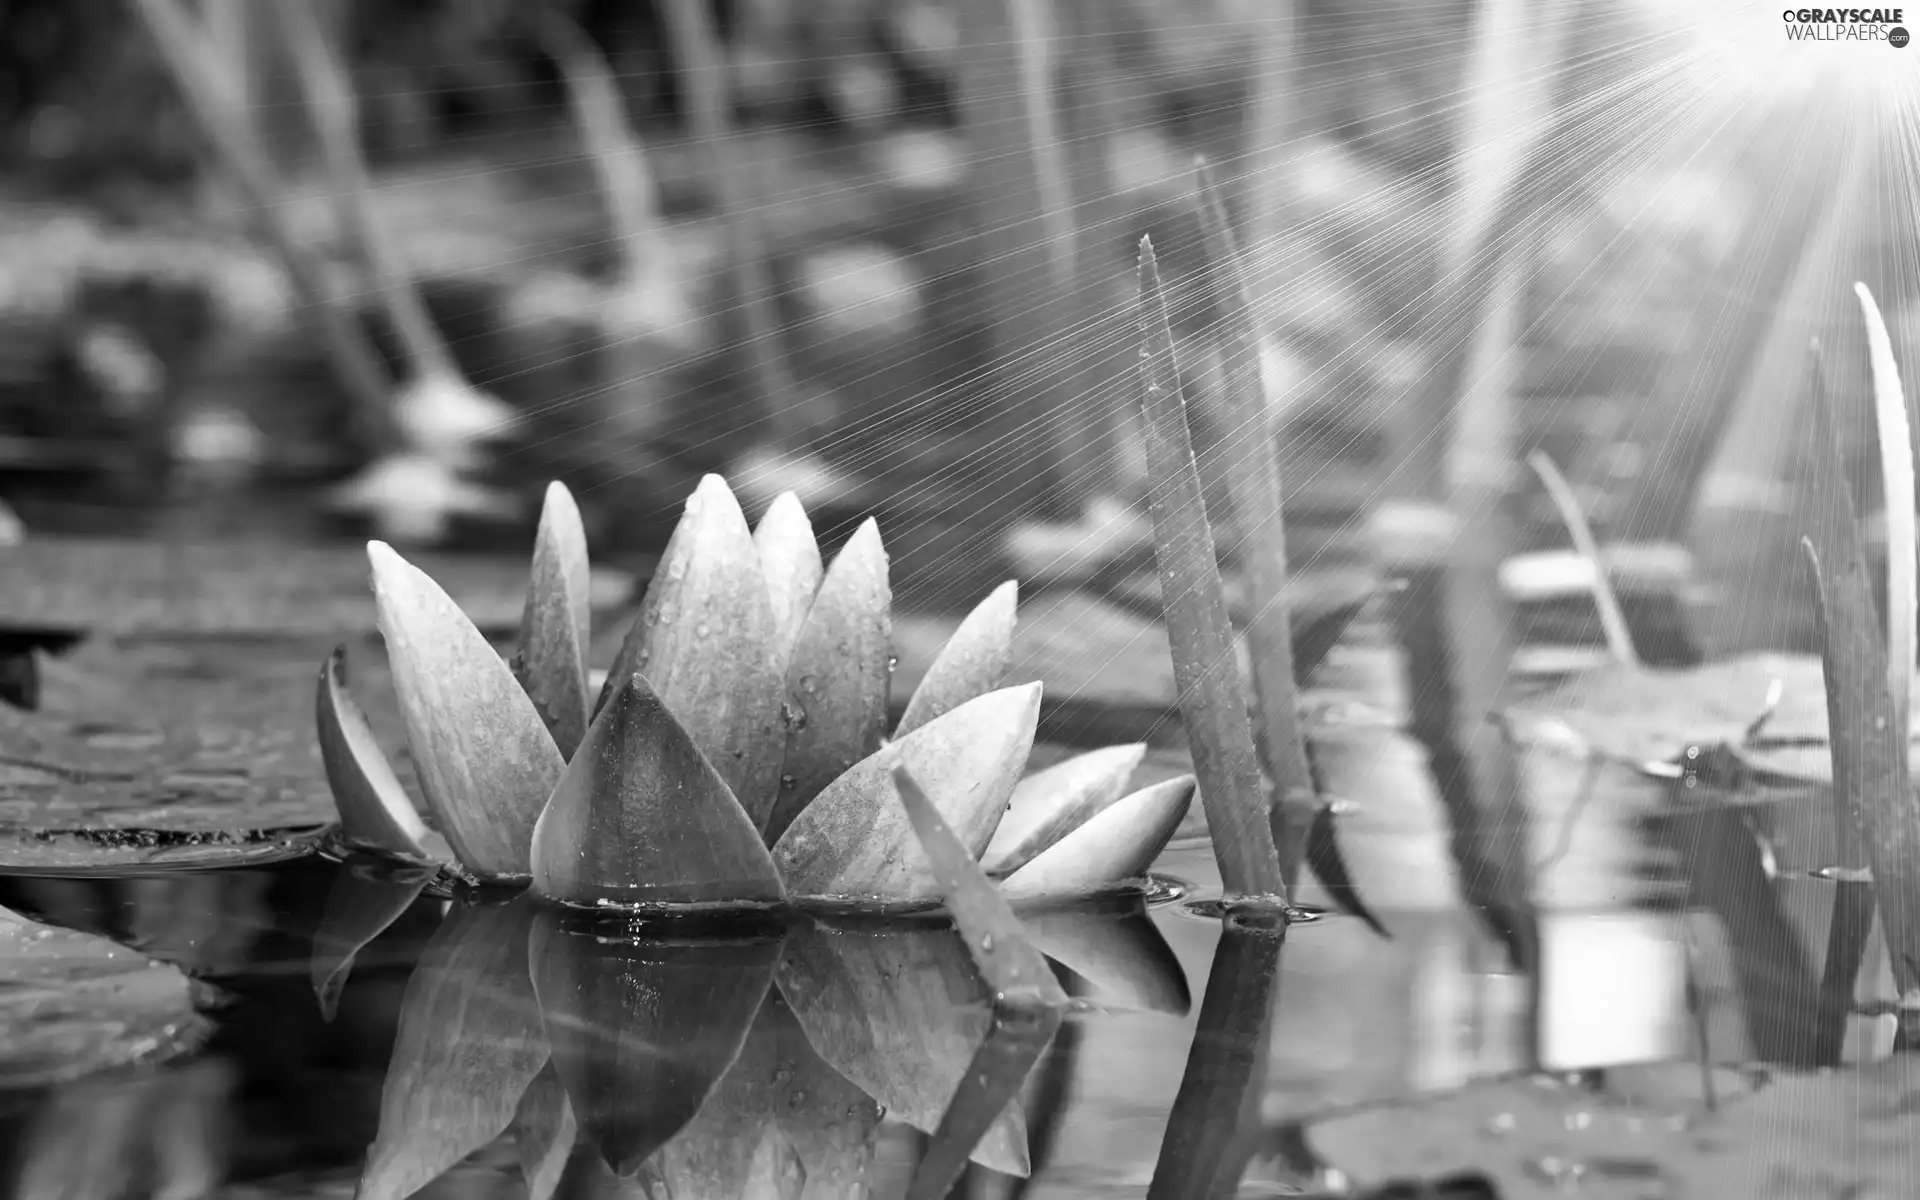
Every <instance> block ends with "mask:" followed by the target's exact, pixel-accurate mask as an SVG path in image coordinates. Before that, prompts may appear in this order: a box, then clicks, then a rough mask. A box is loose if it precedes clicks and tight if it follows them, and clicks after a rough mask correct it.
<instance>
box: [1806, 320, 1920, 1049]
mask: <svg viewBox="0 0 1920 1200" xmlns="http://www.w3.org/2000/svg"><path fill="white" fill-rule="evenodd" d="M1819 368H1820V358H1819V352H1818V348H1817V347H1816V348H1815V350H1814V352H1813V359H1812V369H1811V381H1812V388H1813V404H1812V407H1813V410H1814V414H1815V426H1816V429H1815V440H1816V441H1817V442H1818V443H1819V445H1818V446H1816V447H1815V449H1816V451H1817V453H1816V455H1815V456H1814V458H1815V470H1816V473H1817V475H1816V481H1815V482H1816V484H1817V485H1818V491H1817V493H1816V496H1815V499H1816V500H1817V501H1818V504H1817V506H1816V508H1815V512H1816V514H1818V515H1817V518H1816V520H1815V521H1814V522H1813V532H1812V538H1811V541H1812V545H1813V549H1814V551H1815V552H1816V555H1817V557H1818V559H1819V560H1820V561H1821V563H1822V565H1823V566H1824V571H1825V576H1826V578H1825V589H1824V592H1825V594H1824V596H1823V603H1822V604H1820V605H1819V606H1818V608H1817V612H1818V613H1819V614H1820V616H1821V618H1822V623H1823V625H1824V627H1825V629H1824V633H1825V636H1824V638H1823V645H1822V648H1821V656H1822V664H1823V667H1824V670H1825V678H1826V691H1827V738H1828V742H1829V744H1830V745H1831V746H1832V753H1833V796H1834V804H1835V808H1836V811H1835V814H1834V820H1835V822H1836V825H1835V833H1836V840H1837V843H1838V849H1839V851H1840V854H1841V855H1842V857H1843V858H1846V859H1849V860H1850V861H1847V862H1844V863H1843V864H1841V865H1843V866H1848V867H1857V866H1859V865H1861V864H1862V863H1864V864H1865V865H1867V866H1868V867H1870V868H1871V871H1872V878H1873V891H1874V897H1875V900H1876V903H1877V906H1878V908H1879V910H1880V915H1881V927H1882V929H1883V930H1884V932H1885V936H1886V940H1887V948H1888V951H1889V954H1890V957H1891V958H1892V960H1893V977H1894V984H1895V986H1896V987H1897V988H1898V989H1899V992H1900V996H1901V999H1902V1008H1903V1010H1905V1009H1909V1008H1911V1007H1913V1000H1914V999H1915V997H1916V989H1920V805H1916V803H1915V801H1914V796H1913V787H1912V780H1911V778H1910V775H1909V766H1908V762H1909V760H1908V745H1909V736H1910V735H1909V732H1908V729H1907V727H1906V726H1905V725H1903V724H1899V723H1896V722H1895V721H1894V719H1893V712H1892V709H1893V699H1892V697H1891V696H1890V695H1889V694H1888V689H1887V687H1886V683H1885V678H1886V677H1885V675H1884V674H1883V673H1882V671H1883V668H1884V663H1885V657H1884V656H1885V653H1886V647H1885V641H1884V635H1883V634H1882V632H1881V626H1880V625H1879V623H1878V621H1877V620H1876V617H1875V613H1874V604H1873V594H1872V590H1871V588H1872V584H1871V583H1870V581H1869V578H1868V574H1867V559H1866V547H1865V542H1864V539H1863V538H1862V536H1861V534H1860V528H1859V523H1858V521H1857V520H1856V519H1855V514H1854V510H1853V502H1852V498H1851V496H1850V495H1849V493H1848V490H1847V484H1846V478H1847V476H1846V473H1845V469H1844V466H1843V459H1842V456H1841V449H1840V442H1839V437H1838V433H1837V422H1836V421H1835V420H1834V412H1833V407H1832V404H1831V401H1830V400H1829V397H1828V395H1827V388H1826V382H1825V379H1824V377H1823V374H1822V372H1821V371H1820V369H1819ZM1803 553H1804V551H1803ZM1908 673H1909V674H1911V668H1908ZM1852 966H1853V969H1854V971H1856V972H1857V971H1858V963H1854V964H1852ZM1848 982H1849V986H1851V979H1849V981H1848ZM1911 1021H1912V1017H1911V1015H1910V1014H1909V1013H1907V1012H1905V1011H1903V1013H1902V1024H1903V1029H1902V1039H1903V1041H1907V1040H1909V1039H1910V1038H1911V1037H1912V1030H1911V1029H1909V1028H1907V1026H1908V1025H1910V1023H1911Z"/></svg>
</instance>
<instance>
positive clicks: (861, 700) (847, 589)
mask: <svg viewBox="0 0 1920 1200" xmlns="http://www.w3.org/2000/svg"><path fill="white" fill-rule="evenodd" d="M892 610H893V592H892V589H891V588H890V587H889V586H888V583H887V552H886V549H885V547H883V546H882V545H881V544H880V527H879V526H878V525H877V524H875V523H874V522H873V520H872V519H871V518H869V519H868V520H866V521H865V522H863V523H862V524H861V526H860V528H859V529H858V530H856V531H855V532H854V535H853V537H852V538H851V539H849V540H848V542H847V544H846V545H845V546H844V547H843V548H842V549H841V551H840V553H839V554H838V555H837V556H836V557H835V558H834V560H833V567H832V569H831V570H829V571H828V572H827V577H826V581H825V582H824V583H822V584H821V585H820V592H819V595H818V596H817V597H816V598H815V599H814V602H813V608H812V610H811V611H810V612H808V614H807V619H806V622H805V623H804V624H803V625H802V626H801V627H800V635H799V638H798V640H797V641H796V643H795V644H794V648H793V657H792V659H791V660H790V661H789V663H788V665H787V694H786V709H785V711H784V713H783V720H784V723H785V725H786V730H787V746H786V757H785V758H784V759H783V760H782V761H781V765H780V794H779V798H778V799H776V800H775V801H774V805H773V816H772V817H771V818H770V819H769V820H768V823H767V840H768V841H778V840H779V837H780V835H781V834H782V833H785V832H786V829H787V826H788V825H790V824H792V823H793V818H794V817H795V816H797V815H798V814H799V812H800V810H801V809H803V808H805V807H806V806H807V805H808V803H810V802H811V801H812V800H813V798H814V797H815V796H818V795H819V794H820V789H822V788H824V787H826V786H827V785H828V784H829V783H832V782H833V781H834V780H835V779H837V778H838V777H839V776H840V775H841V774H842V773H844V772H845V771H846V769H847V768H848V767H851V766H852V765H853V764H854V763H857V762H859V761H860V760H861V759H863V758H865V757H866V756H867V755H869V754H872V753H873V752H874V751H875V750H878V749H879V748H880V743H881V742H882V741H883V740H884V739H885V737H886V729H887V699H888V697H887V683H888V679H889V677H890V676H891V674H892V668H891V666H890V665H889V664H891V663H892V661H893V616H892Z"/></svg>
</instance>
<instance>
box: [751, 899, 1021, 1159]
mask: <svg viewBox="0 0 1920 1200" xmlns="http://www.w3.org/2000/svg"><path fill="white" fill-rule="evenodd" d="M775 979H776V980H777V982H778V983H779V986H780V994H781V995H782V996H783V997H785V998H786V1001H787V1004H788V1006H789V1007H790V1008H791V1009H792V1010H793V1015H794V1018H795V1019H796V1020H797V1021H798V1022H799V1023H800V1028H801V1029H803V1030H805V1031H806V1035H807V1041H808V1042H810V1043H812V1045H813V1050H814V1053H815V1054H818V1055H819V1056H820V1057H821V1058H822V1059H824V1060H825V1061H826V1063H827V1065H828V1066H830V1067H832V1068H833V1069H834V1070H836V1071H838V1072H840V1074H841V1075H843V1076H845V1077H846V1078H847V1080H848V1081H849V1082H851V1083H852V1084H853V1085H854V1086H856V1087H858V1088H859V1089H860V1090H861V1091H863V1092H865V1093H866V1094H867V1095H869V1096H872V1097H873V1098H874V1099H875V1100H877V1101H879V1102H880V1105H881V1107H882V1108H884V1109H885V1110H886V1112H887V1115H888V1116H889V1117H892V1118H894V1119H896V1120H899V1121H904V1122H906V1123H907V1124H908V1125H911V1126H913V1127H914V1128H915V1129H918V1130H920V1131H921V1132H922V1133H932V1132H934V1131H935V1130H936V1129H938V1128H939V1126H940V1119H941V1116H942V1114H943V1113H944V1112H945V1111H946V1108H947V1104H948V1102H949V1101H950V1100H951V1099H952V1098H953V1096H954V1093H955V1092H957V1091H958V1090H959V1088H960V1082H961V1079H962V1077H963V1076H964V1075H965V1074H966V1072H967V1068H968V1066H969V1065H970V1064H971V1063H972V1061H973V1056H974V1053H975V1051H976V1050H977V1049H978V1048H979V1047H980V1045H981V1044H982V1043H983V1042H985V1041H986V1040H987V1037H988V1035H989V1034H990V1033H991V1032H992V1029H993V1004H992V1000H993V997H992V996H991V995H990V994H989V993H988V991H987V988H986V985H985V984H984V983H983V982H982V981H981V978H980V975H979V973H978V972H977V971H976V970H974V966H973V963H972V962H971V961H970V960H969V958H968V956H967V948H966V946H965V945H964V944H963V943H962V942H961V940H960V935H959V934H958V933H957V932H956V931H955V930H953V929H952V928H947V927H938V926H935V927H928V926H911V925H900V924H893V925H882V926H878V927H875V928H873V929H871V930H868V929H861V930H859V931H858V932H851V931H849V932H841V931H837V930H833V929H830V928H827V927H825V926H820V925H802V926H799V927H796V928H795V929H794V930H793V932H792V933H790V934H789V935H788V936H787V948H786V953H785V955H784V956H782V958H781V960H780V967H779V971H778V973H777V974H776V976H775ZM973 1161H975V1162H977V1163H980V1164H981V1165H983V1166H986V1167H990V1168H992V1169H993V1170H996V1171H1003V1172H1005V1173H1007V1174H1009V1175H1018V1176H1025V1175H1026V1174H1027V1172H1028V1170H1029V1160H1028V1153H1027V1128H1026V1114H1025V1113H1024V1112H1023V1111H1022V1110H1021V1107H1020V1102H1019V1101H1018V1100H1017V1099H1016V1100H1015V1101H1013V1102H1012V1103H1010V1104H1008V1105H1007V1107H1006V1108H1005V1109H1004V1110H1002V1112H1001V1113H1000V1118H999V1120H998V1121H996V1122H995V1123H994V1126H993V1128H992V1129H991V1130H989V1131H988V1133H987V1136H986V1137H985V1138H983V1139H982V1140H981V1141H980V1144H979V1145H978V1146H976V1147H974V1150H973Z"/></svg>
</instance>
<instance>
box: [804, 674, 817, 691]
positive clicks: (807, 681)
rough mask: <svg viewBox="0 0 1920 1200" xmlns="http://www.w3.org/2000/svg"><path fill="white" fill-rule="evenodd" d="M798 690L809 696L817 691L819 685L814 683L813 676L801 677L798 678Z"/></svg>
mask: <svg viewBox="0 0 1920 1200" xmlns="http://www.w3.org/2000/svg"><path fill="white" fill-rule="evenodd" d="M800 690H801V691H803V692H805V693H806V694H807V695H809V696H811V695H813V693H814V692H815V691H817V690H819V685H818V684H816V683H815V682H814V680H813V676H811V675H802V676H801V677H800Z"/></svg>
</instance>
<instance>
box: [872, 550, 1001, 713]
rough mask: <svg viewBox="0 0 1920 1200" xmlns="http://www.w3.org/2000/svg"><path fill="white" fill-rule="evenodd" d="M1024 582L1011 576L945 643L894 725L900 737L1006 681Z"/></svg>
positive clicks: (978, 605) (975, 608) (969, 614)
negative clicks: (1014, 623) (1014, 621)
mask: <svg viewBox="0 0 1920 1200" xmlns="http://www.w3.org/2000/svg"><path fill="white" fill-rule="evenodd" d="M1019 603H1020V585H1019V584H1018V583H1015V582H1014V581H1013V580H1011V579H1009V580H1008V581H1007V582H1005V583H1003V584H1001V585H1000V586H999V587H997V588H995V589H993V591H992V592H991V593H990V594H989V595H988V596H987V598H986V599H985V600H982V601H981V602H980V603H979V604H977V605H975V606H974V609H973V611H972V612H970V613H968V614H967V619H966V620H964V621H962V622H960V628H958V629H956V630H954V631H953V636H952V637H950V638H948V639H947V644H946V645H945V646H942V647H941V648H940V653H939V654H938V655H937V656H936V657H935V658H934V660H933V665H932V666H930V667H928V668H927V673H926V675H925V676H924V677H922V679H921V680H920V686H919V687H917V688H915V689H914V690H913V696H912V697H911V698H910V699H908V701H907V708H906V711H905V712H904V713H902V714H901V716H900V724H899V725H898V726H896V727H895V728H894V731H893V736H894V737H895V738H896V739H898V738H901V737H905V736H906V735H907V734H909V733H911V732H913V731H914V730H915V729H918V728H919V727H920V726H922V725H925V724H926V723H927V722H928V721H931V720H933V719H934V718H935V717H938V716H940V715H941V714H942V713H946V712H950V711H952V710H953V709H955V708H958V707H959V706H960V705H962V704H965V703H966V702H967V701H969V700H972V699H973V698H974V697H976V696H980V695H983V694H985V693H987V692H990V691H992V690H993V689H995V688H997V687H999V686H1000V683H1001V681H1002V680H1003V679H1005V678H1006V676H1007V667H1008V665H1009V664H1010V663H1011V662H1012V661H1013V620H1014V612H1015V609H1016V608H1018V606H1019Z"/></svg>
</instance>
